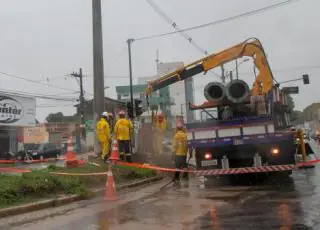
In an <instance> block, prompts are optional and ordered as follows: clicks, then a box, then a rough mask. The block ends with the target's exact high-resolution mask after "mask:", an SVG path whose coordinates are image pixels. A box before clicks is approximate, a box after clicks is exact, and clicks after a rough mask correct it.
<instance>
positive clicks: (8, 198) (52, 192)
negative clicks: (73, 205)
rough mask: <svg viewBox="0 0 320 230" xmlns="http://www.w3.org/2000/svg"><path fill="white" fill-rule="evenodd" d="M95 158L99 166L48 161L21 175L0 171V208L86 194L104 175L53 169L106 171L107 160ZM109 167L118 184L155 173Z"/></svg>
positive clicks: (85, 195) (97, 185)
mask: <svg viewBox="0 0 320 230" xmlns="http://www.w3.org/2000/svg"><path fill="white" fill-rule="evenodd" d="M96 162H99V164H100V165H101V167H97V166H93V165H84V166H81V167H76V168H64V167H57V166H54V165H51V166H49V167H48V168H47V169H41V170H34V171H32V172H30V173H25V174H23V175H22V176H9V175H0V194H1V195H0V208H3V207H8V206H12V205H17V204H21V203H28V202H33V201H35V200H39V199H44V198H48V197H52V196H53V197H54V196H59V195H64V194H78V195H81V196H83V197H84V198H85V197H88V196H89V195H90V189H91V188H99V187H100V188H102V187H103V186H104V185H105V183H106V175H99V176H65V175H54V174H52V173H54V172H65V173H95V172H106V171H107V168H108V165H107V164H105V163H103V162H100V161H99V160H96ZM112 171H113V176H114V179H115V182H116V184H117V185H119V184H123V183H128V182H132V181H135V180H137V179H143V178H148V177H152V176H155V175H156V172H155V171H153V170H149V169H139V168H133V167H127V166H120V165H113V169H112Z"/></svg>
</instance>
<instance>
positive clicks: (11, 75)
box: [0, 71, 75, 92]
mask: <svg viewBox="0 0 320 230" xmlns="http://www.w3.org/2000/svg"><path fill="white" fill-rule="evenodd" d="M0 74H2V75H5V76H7V77H13V78H17V79H20V80H24V81H28V82H32V83H36V84H40V85H45V86H48V87H51V88H57V89H61V90H65V91H69V92H70V91H75V90H73V89H68V88H63V87H60V86H57V85H52V84H49V83H44V82H40V81H35V80H32V79H28V78H25V77H21V76H17V75H13V74H9V73H5V72H1V71H0Z"/></svg>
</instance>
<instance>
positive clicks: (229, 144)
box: [187, 117, 296, 169]
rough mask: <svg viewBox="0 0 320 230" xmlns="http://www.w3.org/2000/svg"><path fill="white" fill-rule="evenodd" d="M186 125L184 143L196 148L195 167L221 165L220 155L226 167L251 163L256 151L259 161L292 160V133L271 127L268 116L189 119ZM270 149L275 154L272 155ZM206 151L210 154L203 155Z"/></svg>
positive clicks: (294, 146) (245, 165) (271, 163)
mask: <svg viewBox="0 0 320 230" xmlns="http://www.w3.org/2000/svg"><path fill="white" fill-rule="evenodd" d="M187 129H188V146H189V149H190V150H195V152H196V162H197V168H198V169H218V168H222V163H221V162H222V158H223V157H224V156H226V157H227V158H228V159H229V164H230V168H243V167H253V162H254V156H255V154H256V153H258V154H259V155H260V156H261V159H262V163H263V165H288V164H295V151H296V145H295V143H294V140H295V139H294V133H293V132H290V131H288V132H286V131H282V132H279V131H275V129H274V124H273V120H272V118H270V117H257V118H245V119H238V120H232V121H207V122H198V123H191V124H187ZM273 149H278V150H277V151H279V154H276V155H272V154H271V152H272V151H273ZM207 154H211V156H212V157H211V158H210V159H205V155H207Z"/></svg>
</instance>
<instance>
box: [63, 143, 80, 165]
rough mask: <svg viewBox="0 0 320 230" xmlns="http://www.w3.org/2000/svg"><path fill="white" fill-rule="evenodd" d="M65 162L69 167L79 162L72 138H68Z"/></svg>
mask: <svg viewBox="0 0 320 230" xmlns="http://www.w3.org/2000/svg"><path fill="white" fill-rule="evenodd" d="M65 163H66V166H67V167H70V166H76V165H77V164H78V161H77V155H76V153H75V152H74V149H73V143H72V138H69V139H68V146H67V152H66V153H65Z"/></svg>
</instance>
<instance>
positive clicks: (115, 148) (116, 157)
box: [109, 139, 120, 163]
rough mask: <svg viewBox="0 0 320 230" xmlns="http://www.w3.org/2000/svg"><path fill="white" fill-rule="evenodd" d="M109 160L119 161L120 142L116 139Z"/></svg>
mask: <svg viewBox="0 0 320 230" xmlns="http://www.w3.org/2000/svg"><path fill="white" fill-rule="evenodd" d="M109 160H110V161H112V162H113V163H117V161H119V160H120V157H119V148H118V142H117V140H115V139H114V140H113V142H112V150H111V154H110V157H109Z"/></svg>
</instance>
